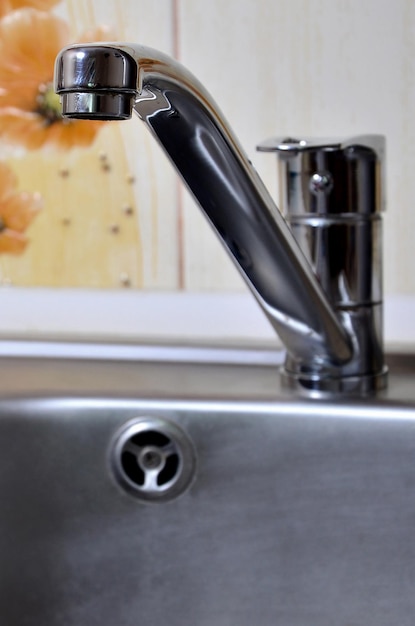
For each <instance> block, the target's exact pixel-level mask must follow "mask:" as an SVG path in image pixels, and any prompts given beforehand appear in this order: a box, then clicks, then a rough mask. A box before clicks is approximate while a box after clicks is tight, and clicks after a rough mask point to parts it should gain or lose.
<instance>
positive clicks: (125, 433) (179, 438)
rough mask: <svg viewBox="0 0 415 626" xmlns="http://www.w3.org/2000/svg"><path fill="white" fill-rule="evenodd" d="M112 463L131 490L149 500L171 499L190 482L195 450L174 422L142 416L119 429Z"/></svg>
mask: <svg viewBox="0 0 415 626" xmlns="http://www.w3.org/2000/svg"><path fill="white" fill-rule="evenodd" d="M111 466H112V470H113V473H114V476H115V478H116V480H117V482H118V484H119V485H120V486H121V487H122V488H123V489H125V490H126V491H128V493H130V494H132V495H134V496H136V497H137V498H140V499H142V500H147V501H163V500H171V499H172V498H175V497H177V496H178V495H180V494H181V493H182V492H183V491H184V490H185V489H186V488H187V487H188V486H189V484H190V483H191V481H192V479H193V476H194V473H195V452H194V447H193V444H192V442H191V441H190V439H189V437H188V436H187V435H186V433H185V432H184V431H183V430H182V429H181V428H179V426H177V424H175V423H174V422H170V421H168V420H164V419H161V418H156V417H142V418H138V419H135V420H133V421H130V422H128V423H127V424H125V425H124V426H123V427H122V428H121V429H120V430H119V431H118V432H117V434H116V436H115V438H114V441H113V444H112V449H111Z"/></svg>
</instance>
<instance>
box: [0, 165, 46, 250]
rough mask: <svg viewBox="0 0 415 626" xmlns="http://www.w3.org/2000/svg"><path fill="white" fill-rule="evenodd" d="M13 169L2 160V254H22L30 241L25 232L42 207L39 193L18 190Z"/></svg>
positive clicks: (0, 222)
mask: <svg viewBox="0 0 415 626" xmlns="http://www.w3.org/2000/svg"><path fill="white" fill-rule="evenodd" d="M16 187H17V180H16V177H15V175H14V173H13V172H12V170H11V169H10V168H9V167H8V166H7V165H5V164H4V163H1V162H0V254H5V253H9V254H21V253H22V252H23V251H24V249H25V248H26V245H27V243H28V239H27V237H26V236H25V234H24V232H25V230H26V229H27V227H28V226H29V224H30V223H31V222H32V220H33V218H34V217H35V216H36V214H37V213H38V212H39V210H40V209H41V207H42V199H41V197H40V194H38V193H25V192H19V191H17V190H16Z"/></svg>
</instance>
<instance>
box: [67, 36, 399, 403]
mask: <svg viewBox="0 0 415 626" xmlns="http://www.w3.org/2000/svg"><path fill="white" fill-rule="evenodd" d="M55 88H56V91H57V93H59V94H60V95H61V100H62V112H63V115H64V116H65V117H69V118H88V119H89V118H94V119H101V120H120V119H128V118H130V117H131V114H132V111H133V110H134V111H135V112H136V113H137V114H138V116H139V117H140V118H141V119H142V120H143V121H144V122H145V123H146V124H147V126H148V127H149V128H150V130H151V131H152V132H153V134H154V135H155V136H156V138H157V139H158V141H159V142H160V144H161V145H162V146H163V148H164V149H165V151H166V152H167V154H168V155H169V157H170V159H171V161H172V162H173V163H174V165H175V166H176V168H177V170H178V171H179V173H180V174H181V176H182V178H183V180H184V181H185V183H186V184H187V186H188V187H189V189H190V190H191V191H192V193H193V194H194V196H195V198H196V200H197V201H198V203H199V204H200V206H201V208H202V210H203V212H204V213H205V215H206V217H207V218H208V219H209V221H210V223H211V225H212V226H213V228H214V230H215V231H216V232H217V234H218V236H219V237H220V239H221V240H222V242H223V244H224V246H225V248H226V249H227V250H228V252H229V253H230V254H231V256H232V257H233V259H234V261H235V263H236V265H237V267H238V269H239V271H240V272H241V274H242V276H243V277H244V279H245V281H246V283H247V285H248V287H249V288H250V290H251V291H252V293H253V295H254V297H255V298H256V300H257V301H258V303H259V305H260V306H261V307H262V309H263V311H264V312H265V314H266V316H267V318H268V319H269V321H270V323H271V324H272V326H273V328H274V329H275V330H276V332H277V333H278V335H279V337H280V339H281V340H282V341H283V343H284V345H285V347H286V350H287V358H286V361H285V366H284V368H283V380H284V381H285V383H286V384H287V385H288V386H290V387H295V388H299V389H302V390H304V391H305V392H306V393H308V394H309V395H321V394H325V393H328V394H333V393H348V394H367V393H371V392H374V391H377V390H379V389H382V388H383V387H385V386H386V380H387V370H386V367H385V364H384V357H383V345H382V343H383V342H382V283H381V216H380V211H381V209H382V206H383V195H384V194H383V189H382V183H383V177H382V167H383V161H384V141H383V138H382V137H379V136H367V137H365V136H363V137H357V138H354V139H351V140H349V141H342V140H340V141H334V142H333V141H318V142H313V141H311V140H293V139H286V140H281V141H279V140H272V141H271V142H267V143H265V144H262V145H261V146H260V149H262V150H271V151H273V150H275V151H276V152H277V153H278V155H279V158H280V165H281V171H282V183H283V184H282V189H283V195H284V199H285V200H284V204H285V205H286V207H287V208H288V213H289V214H288V216H287V221H286V220H285V219H284V217H283V216H282V214H281V213H280V212H279V210H278V208H277V207H276V205H275V203H274V201H273V200H272V198H271V196H270V194H269V193H268V191H267V189H266V188H265V186H264V184H263V183H262V181H261V179H260V178H259V176H258V174H257V173H256V171H255V169H254V168H253V166H252V164H251V163H250V161H249V160H248V158H247V157H246V155H245V154H244V151H243V150H242V149H241V147H240V145H239V143H238V141H237V140H236V138H235V137H234V135H233V134H232V132H231V130H230V128H229V126H228V125H227V123H226V122H225V120H224V118H223V116H222V114H221V113H220V111H219V110H218V108H217V106H216V105H215V103H214V102H213V100H212V98H211V97H210V95H209V94H208V93H207V92H206V90H205V89H204V87H203V86H202V85H201V84H200V83H199V81H198V80H197V79H196V78H195V77H194V76H193V75H192V74H191V73H190V72H189V71H188V70H186V69H185V68H184V67H183V66H182V65H180V64H179V63H178V62H176V61H175V60H173V59H171V58H170V57H168V56H166V55H165V54H163V53H161V52H158V51H156V50H153V49H151V48H148V47H144V46H140V45H135V44H121V43H96V44H81V45H74V46H69V47H67V48H65V49H64V50H62V51H61V53H60V54H59V56H58V58H57V61H56V69H55Z"/></svg>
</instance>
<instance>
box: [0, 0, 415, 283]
mask: <svg viewBox="0 0 415 626" xmlns="http://www.w3.org/2000/svg"><path fill="white" fill-rule="evenodd" d="M52 11H53V12H54V13H55V14H57V15H60V16H61V17H63V18H64V19H65V20H67V21H68V23H69V24H70V28H71V36H72V37H73V40H76V39H77V38H78V37H79V36H80V35H81V33H82V32H83V31H85V30H88V29H90V28H92V27H94V26H97V25H99V24H107V25H112V27H113V30H114V33H115V38H116V39H118V40H127V41H128V40H129V41H138V42H140V43H144V44H147V45H150V46H153V47H156V48H160V49H162V50H164V51H165V52H167V53H170V54H173V55H175V56H177V57H179V58H180V59H181V60H182V62H183V63H185V65H187V66H188V67H189V69H191V70H192V71H194V73H195V74H196V75H197V76H198V78H199V79H200V80H201V81H202V82H204V83H205V85H206V86H207V88H208V89H209V90H210V91H211V93H212V94H213V95H214V97H215V99H216V100H217V102H218V103H219V105H220V107H221V109H222V110H223V112H224V114H225V116H226V117H227V118H228V119H229V120H230V121H231V123H232V126H233V128H234V129H235V131H236V133H237V134H238V136H239V138H240V140H241V142H242V144H243V145H244V147H245V149H246V150H247V152H248V154H249V156H250V158H251V159H252V161H253V162H254V164H255V165H256V167H257V169H258V170H259V172H260V174H261V175H262V176H263V177H264V180H265V182H266V183H267V185H268V186H269V187H270V189H271V190H272V192H273V193H274V195H275V196H277V190H276V173H275V162H274V159H273V157H272V156H269V155H260V154H258V153H257V152H256V151H255V146H256V144H257V143H258V142H259V141H261V140H262V139H264V138H266V137H269V136H271V135H274V134H275V135H281V134H291V135H292V134H294V135H300V134H304V135H315V136H339V135H340V136H349V135H354V134H362V133H373V132H374V133H376V132H380V133H383V134H385V135H386V136H387V142H388V163H387V175H388V181H387V183H388V185H387V192H388V209H387V213H386V215H385V222H386V223H385V233H386V234H385V285H386V292H387V293H406V294H413V293H415V272H413V270H412V249H413V246H414V237H415V235H414V231H415V229H414V222H415V214H414V211H413V209H412V198H413V197H414V195H415V177H414V176H413V173H412V170H413V164H414V158H413V156H414V151H415V121H414V119H415V118H414V111H415V38H414V37H413V33H414V32H415V5H414V3H413V2H412V1H411V0H395V2H393V3H392V2H390V1H389V0H258V1H256V2H252V0H226V2H223V0H209V2H206V0H123V1H121V0H62V2H60V3H59V4H57V5H56V7H55V8H54V9H52ZM2 154H3V155H4V156H5V157H6V158H7V160H8V162H9V163H10V164H11V166H12V167H13V169H14V170H15V171H16V173H17V175H18V177H19V186H20V187H21V188H22V189H26V190H29V191H32V190H35V189H36V190H39V191H40V192H41V193H42V195H43V196H44V201H45V208H44V210H43V212H42V214H41V215H39V216H38V217H37V218H36V220H35V221H34V223H33V225H32V226H31V228H30V231H29V233H30V238H31V244H30V246H29V248H28V249H27V252H25V254H24V255H22V256H21V257H11V256H6V255H2V256H0V277H1V280H2V281H3V283H5V284H10V283H12V284H14V285H17V286H45V287H48V286H52V287H63V288H65V287H87V288H89V287H91V288H95V287H100V288H107V289H112V288H118V287H119V288H125V287H131V288H137V289H146V290H174V291H180V290H189V291H201V290H206V291H218V290H219V291H233V290H243V289H244V286H243V285H242V282H241V280H240V278H239V277H238V275H237V274H236V271H235V270H234V268H233V266H232V264H231V263H230V262H229V260H228V258H227V256H226V255H225V253H224V252H223V251H222V249H221V247H220V245H219V244H218V242H217V241H216V238H215V236H214V235H213V234H212V233H211V232H210V230H209V228H208V227H207V226H206V224H205V221H204V219H203V217H202V216H201V215H200V214H199V212H198V210H197V209H196V207H194V203H193V201H192V199H191V198H190V197H189V195H188V194H187V191H185V190H184V189H183V188H182V186H181V183H179V182H178V179H177V177H176V175H175V174H174V173H173V171H172V169H171V166H170V164H169V163H168V162H167V160H166V159H165V157H164V155H163V154H162V153H161V151H160V149H159V148H158V146H157V145H156V143H155V142H154V140H153V139H152V138H151V137H150V136H149V134H148V132H147V130H146V129H145V128H144V126H143V125H142V124H141V123H140V122H139V120H137V119H135V120H132V121H130V122H128V123H126V122H124V123H119V124H118V123H117V124H112V125H109V124H108V125H107V126H106V127H105V129H104V130H103V131H102V132H101V133H100V134H99V136H98V139H97V141H96V143H95V144H94V145H93V146H92V147H91V148H88V149H80V148H79V149H78V148H77V149H74V150H71V151H70V152H66V153H65V152H63V153H56V152H54V151H48V150H39V151H36V152H33V153H22V152H21V151H20V152H19V151H18V152H17V153H16V152H10V151H9V150H8V149H7V148H4V147H2ZM103 155H106V156H105V157H103ZM103 158H105V159H107V163H108V164H109V166H110V167H107V168H106V169H105V168H103V167H102V164H103V160H102V159H103ZM62 172H67V173H68V175H66V174H65V175H63V174H62Z"/></svg>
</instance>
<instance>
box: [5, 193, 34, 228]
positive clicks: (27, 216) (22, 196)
mask: <svg viewBox="0 0 415 626" xmlns="http://www.w3.org/2000/svg"><path fill="white" fill-rule="evenodd" d="M41 208H42V198H41V196H40V194H38V193H26V192H21V193H15V194H14V195H13V196H11V197H10V198H9V199H8V201H7V202H5V203H4V204H2V205H0V216H1V218H2V220H3V222H4V223H5V224H6V227H7V229H11V230H13V231H18V232H19V233H22V232H23V231H25V230H26V228H27V227H28V226H29V224H30V223H31V222H32V220H33V219H34V218H35V217H36V215H37V214H38V213H39V211H40V209H41Z"/></svg>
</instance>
